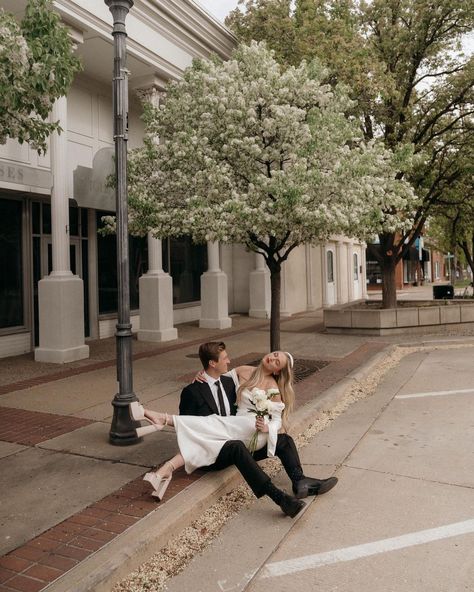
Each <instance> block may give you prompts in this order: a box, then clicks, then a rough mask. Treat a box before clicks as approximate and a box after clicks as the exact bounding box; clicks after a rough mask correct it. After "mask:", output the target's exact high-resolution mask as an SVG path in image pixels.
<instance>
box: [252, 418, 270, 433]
mask: <svg viewBox="0 0 474 592" xmlns="http://www.w3.org/2000/svg"><path fill="white" fill-rule="evenodd" d="M255 429H256V430H258V431H259V432H264V433H266V432H268V425H267V424H266V423H265V418H264V417H263V416H261V415H257V417H256V419H255Z"/></svg>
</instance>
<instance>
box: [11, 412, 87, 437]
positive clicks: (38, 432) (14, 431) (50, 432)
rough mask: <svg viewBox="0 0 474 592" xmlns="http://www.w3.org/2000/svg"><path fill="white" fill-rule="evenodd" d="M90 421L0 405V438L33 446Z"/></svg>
mask: <svg viewBox="0 0 474 592" xmlns="http://www.w3.org/2000/svg"><path fill="white" fill-rule="evenodd" d="M91 423H94V422H93V421H91V420H90V419H82V418H79V417H69V416H66V415H55V414H53V413H43V412H42V411H27V410H25V409H14V408H10V407H0V440H3V441H4V442H12V443H15V444H23V445H25V446H35V445H36V444H39V443H40V442H44V441H45V440H50V439H51V438H56V437H57V436H61V435H62V434H67V433H68V432H72V431H74V430H77V429H78V428H82V427H84V426H86V425H89V424H91Z"/></svg>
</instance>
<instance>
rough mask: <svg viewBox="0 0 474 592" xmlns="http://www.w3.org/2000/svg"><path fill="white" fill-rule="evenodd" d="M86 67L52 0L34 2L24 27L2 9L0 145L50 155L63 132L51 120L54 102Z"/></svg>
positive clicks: (27, 13) (24, 20) (26, 12)
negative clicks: (13, 141)
mask: <svg viewBox="0 0 474 592" xmlns="http://www.w3.org/2000/svg"><path fill="white" fill-rule="evenodd" d="M79 69H80V64H79V61H78V59H77V58H76V57H75V56H74V53H73V50H72V43H71V40H70V39H69V37H68V33H67V30H66V28H65V26H64V25H63V24H62V23H61V20H60V17H59V15H58V14H57V12H56V11H55V10H54V7H53V4H52V2H51V0H28V2H27V5H26V8H25V15H24V18H23V20H22V23H21V25H20V24H18V22H17V21H16V19H15V17H14V16H13V15H12V14H9V13H8V12H5V11H4V10H3V9H2V8H0V144H4V143H5V142H6V141H7V138H8V137H10V138H17V139H18V140H19V141H20V143H22V142H29V143H30V144H31V146H32V147H33V148H35V149H37V150H38V152H44V151H46V148H47V137H48V135H49V134H50V133H51V132H52V131H54V130H57V129H59V125H58V123H57V122H49V121H48V116H49V113H50V111H51V108H52V105H53V102H54V101H55V100H56V99H57V98H58V97H60V96H62V95H64V94H66V92H67V90H68V88H69V86H70V84H71V82H72V79H73V77H74V74H75V72H77V71H78V70H79Z"/></svg>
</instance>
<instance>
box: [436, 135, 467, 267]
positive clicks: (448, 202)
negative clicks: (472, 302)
mask: <svg viewBox="0 0 474 592" xmlns="http://www.w3.org/2000/svg"><path fill="white" fill-rule="evenodd" d="M462 161H463V163H464V167H463V169H462V174H460V175H459V176H458V177H457V179H456V181H455V182H454V183H453V184H452V185H451V186H450V187H449V190H447V191H446V192H445V194H444V195H443V198H442V199H441V200H440V201H439V203H438V204H437V207H436V208H435V209H434V214H433V216H432V218H431V220H430V221H429V222H430V234H433V235H434V236H435V238H436V239H437V242H438V243H439V244H440V245H441V246H442V247H444V248H445V249H446V250H449V251H451V252H452V253H454V254H459V253H462V255H463V256H462V257H461V258H462V259H464V260H465V262H466V263H467V265H469V267H470V269H471V277H474V142H473V141H472V140H471V144H470V146H465V147H463V156H462Z"/></svg>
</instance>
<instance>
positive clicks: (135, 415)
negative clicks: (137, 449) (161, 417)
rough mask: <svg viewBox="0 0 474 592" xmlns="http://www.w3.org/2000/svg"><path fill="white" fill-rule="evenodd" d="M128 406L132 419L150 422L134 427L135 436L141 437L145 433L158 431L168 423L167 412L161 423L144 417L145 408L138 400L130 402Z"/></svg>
mask: <svg viewBox="0 0 474 592" xmlns="http://www.w3.org/2000/svg"><path fill="white" fill-rule="evenodd" d="M129 407H130V415H131V417H132V419H134V420H135V421H147V422H148V423H149V424H150V425H147V426H141V427H139V428H137V429H136V432H137V436H138V437H139V438H141V437H142V436H146V435H147V434H152V433H153V432H159V431H160V430H162V429H163V428H164V427H165V425H166V424H167V423H168V414H167V413H165V422H164V423H162V424H158V423H154V422H153V421H151V419H149V418H148V417H145V408H144V407H143V405H141V404H140V403H139V402H138V401H133V403H130V405H129Z"/></svg>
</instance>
